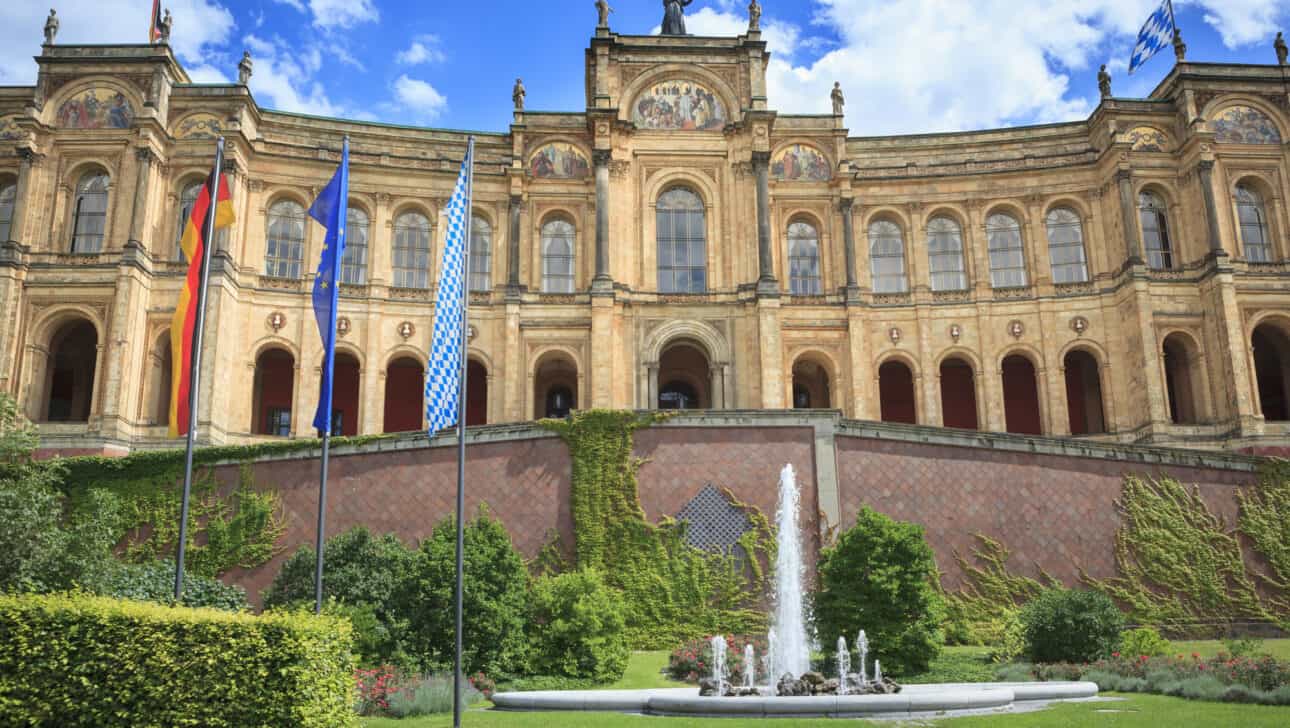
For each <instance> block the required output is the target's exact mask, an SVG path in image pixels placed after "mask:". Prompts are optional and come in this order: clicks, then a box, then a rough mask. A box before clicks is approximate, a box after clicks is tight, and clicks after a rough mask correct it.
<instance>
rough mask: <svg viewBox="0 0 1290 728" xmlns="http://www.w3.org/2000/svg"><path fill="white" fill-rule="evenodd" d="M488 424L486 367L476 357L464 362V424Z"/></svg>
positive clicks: (472, 425) (469, 425)
mask: <svg viewBox="0 0 1290 728" xmlns="http://www.w3.org/2000/svg"><path fill="white" fill-rule="evenodd" d="M486 424H488V369H486V368H485V367H484V365H483V364H481V363H479V360H478V359H473V358H472V359H470V360H469V361H468V362H466V426H467V427H474V426H475V425H486Z"/></svg>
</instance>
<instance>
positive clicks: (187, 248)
mask: <svg viewBox="0 0 1290 728" xmlns="http://www.w3.org/2000/svg"><path fill="white" fill-rule="evenodd" d="M211 179H218V183H217V184H218V185H219V194H218V195H217V196H216V200H217V204H216V205H215V229H216V230H218V229H219V228H223V227H228V226H229V225H232V224H233V198H232V196H231V195H230V194H229V191H228V179H227V178H225V177H224V175H223V174H218V175H213V176H212V177H211ZM210 190H211V181H210V180H209V179H208V180H207V182H206V184H205V185H203V186H202V191H201V193H200V194H199V195H197V201H196V202H195V203H194V204H193V214H192V216H191V217H189V218H188V224H187V225H186V226H185V227H184V237H183V240H182V241H181V242H180V246H181V247H183V249H184V257H185V258H186V259H187V260H188V275H187V276H186V277H185V278H184V288H183V290H182V291H180V292H179V304H178V306H177V307H176V308H175V318H174V320H173V321H171V323H170V360H171V366H172V370H171V377H170V436H171V437H182V436H184V435H187V434H188V421H189V411H188V398H189V393H190V392H191V387H192V381H193V378H192V368H193V336H194V334H195V333H196V328H197V302H198V300H200V296H199V295H198V294H199V292H200V291H201V287H202V286H204V285H206V275H205V273H206V271H204V270H203V269H202V268H203V266H204V265H205V262H206V245H207V242H208V241H206V240H205V239H204V235H205V232H206V230H205V227H206V215H207V213H209V212H210V208H211V195H210Z"/></svg>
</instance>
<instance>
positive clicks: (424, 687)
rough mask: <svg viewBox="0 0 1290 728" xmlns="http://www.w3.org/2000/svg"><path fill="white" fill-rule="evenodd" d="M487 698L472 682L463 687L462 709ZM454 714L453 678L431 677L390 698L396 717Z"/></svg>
mask: <svg viewBox="0 0 1290 728" xmlns="http://www.w3.org/2000/svg"><path fill="white" fill-rule="evenodd" d="M483 697H484V696H483V695H480V694H479V691H478V690H476V689H475V688H474V687H473V686H471V684H470V683H466V684H464V685H463V686H462V690H461V707H462V709H465V708H466V706H468V705H470V704H471V703H475V702H478V701H479V700H481V699H482V698H483ZM451 712H452V675H451V673H450V674H448V675H427V676H426V677H424V678H421V679H419V680H414V681H413V682H412V683H411V684H409V685H405V686H404V687H402V688H400V689H399V690H398V691H396V692H395V693H394V694H392V695H391V696H390V707H389V713H390V715H392V716H394V717H395V718H413V717H416V716H420V715H433V714H435V713H451Z"/></svg>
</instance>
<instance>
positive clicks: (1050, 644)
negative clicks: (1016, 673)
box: [1021, 589, 1124, 662]
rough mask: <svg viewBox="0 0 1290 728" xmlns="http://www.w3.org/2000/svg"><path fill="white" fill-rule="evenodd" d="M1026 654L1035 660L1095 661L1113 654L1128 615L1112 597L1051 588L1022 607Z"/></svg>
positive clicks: (1077, 590)
mask: <svg viewBox="0 0 1290 728" xmlns="http://www.w3.org/2000/svg"><path fill="white" fill-rule="evenodd" d="M1021 622H1022V624H1023V625H1024V626H1025V634H1026V654H1027V655H1028V656H1029V657H1030V659H1031V660H1032V661H1034V662H1091V661H1093V660H1097V659H1100V658H1104V657H1109V656H1110V655H1111V652H1112V651H1113V650H1115V647H1116V645H1117V644H1118V643H1119V641H1120V631H1121V630H1123V629H1124V615H1123V614H1121V613H1120V610H1119V609H1117V608H1116V606H1115V603H1114V602H1112V601H1111V598H1110V597H1108V596H1107V595H1105V594H1103V593H1101V592H1095V591H1087V590H1083V589H1049V590H1046V591H1044V592H1043V593H1042V594H1040V595H1039V596H1038V597H1036V598H1035V599H1034V600H1032V601H1031V602H1030V603H1029V604H1027V605H1026V606H1025V607H1024V608H1022V610H1021Z"/></svg>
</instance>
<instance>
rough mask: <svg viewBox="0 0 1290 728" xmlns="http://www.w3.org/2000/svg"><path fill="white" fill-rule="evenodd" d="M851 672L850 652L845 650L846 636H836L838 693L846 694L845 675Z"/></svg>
mask: <svg viewBox="0 0 1290 728" xmlns="http://www.w3.org/2000/svg"><path fill="white" fill-rule="evenodd" d="M849 674H851V653H850V652H848V651H847V638H846V637H839V638H838V695H846V694H847V675H849Z"/></svg>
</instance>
